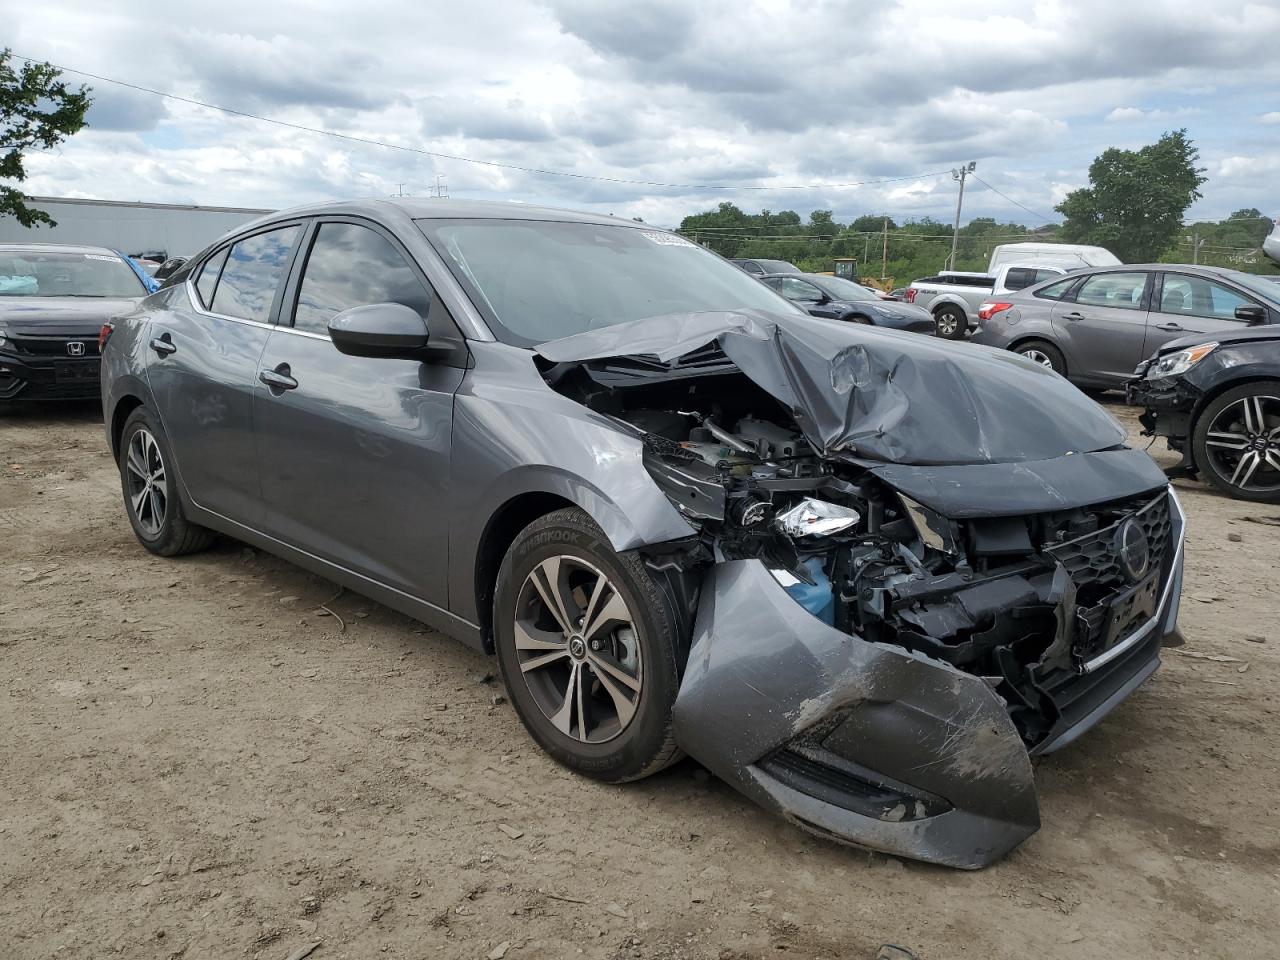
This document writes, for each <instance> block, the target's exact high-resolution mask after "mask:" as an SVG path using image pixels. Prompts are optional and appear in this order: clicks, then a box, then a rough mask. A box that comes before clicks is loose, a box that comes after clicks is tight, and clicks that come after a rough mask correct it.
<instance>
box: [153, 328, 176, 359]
mask: <svg viewBox="0 0 1280 960" xmlns="http://www.w3.org/2000/svg"><path fill="white" fill-rule="evenodd" d="M151 349H152V350H154V351H155V352H156V353H157V354H158V355H159V356H162V357H167V356H169V354H171V353H177V352H178V348H177V347H175V346H174V345H173V337H171V336H170V335H169V334H167V333H162V334H160V336H158V337H152V338H151Z"/></svg>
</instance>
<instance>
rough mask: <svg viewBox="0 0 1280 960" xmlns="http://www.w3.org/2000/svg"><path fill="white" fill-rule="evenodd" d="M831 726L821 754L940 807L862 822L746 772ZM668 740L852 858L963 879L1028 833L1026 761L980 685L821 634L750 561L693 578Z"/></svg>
mask: <svg viewBox="0 0 1280 960" xmlns="http://www.w3.org/2000/svg"><path fill="white" fill-rule="evenodd" d="M837 716H838V717H841V718H843V719H842V722H841V723H840V726H839V727H838V729H837V731H836V733H834V734H833V735H832V736H833V737H834V738H836V740H837V741H838V742H834V743H833V749H835V750H837V751H838V752H839V753H840V754H841V755H842V756H844V757H845V758H847V759H849V760H851V761H854V762H856V763H857V764H859V765H861V766H862V767H865V768H868V769H870V770H873V771H876V772H877V773H879V774H882V775H884V776H885V777H888V778H891V779H893V780H896V781H899V782H901V783H905V784H909V785H911V786H914V787H917V788H919V789H920V790H923V791H927V792H929V793H932V794H936V795H938V796H941V797H944V798H945V799H946V800H947V801H949V802H950V803H951V804H952V806H953V809H951V810H948V811H946V812H944V813H941V814H938V815H936V816H932V817H927V818H924V819H917V820H894V819H891V818H887V817H886V818H877V817H871V816H866V815H862V814H859V813H855V812H853V811H851V810H847V809H844V808H842V807H840V806H836V805H833V804H831V803H827V802H825V801H822V800H818V799H816V798H814V797H811V796H809V795H807V794H805V793H801V792H800V791H798V790H795V789H793V788H791V787H789V786H787V785H786V784H784V783H781V782H780V781H778V780H776V779H774V778H773V777H771V776H770V775H769V774H768V773H766V772H765V771H763V770H762V769H760V767H759V766H758V764H759V763H760V762H761V761H763V760H765V759H767V758H768V757H770V755H772V754H773V753H774V752H776V751H777V750H779V749H780V748H782V747H784V746H786V745H787V744H788V743H789V742H790V741H792V740H794V739H795V738H796V737H798V736H801V735H803V734H805V732H806V731H810V730H813V729H814V728H816V727H818V726H819V725H821V724H824V723H829V722H830V721H831V720H832V718H834V717H837ZM675 733H676V739H677V741H678V742H679V744H680V746H681V747H682V748H683V749H684V750H685V751H686V752H687V753H689V754H690V755H691V756H693V757H694V758H695V759H697V760H698V761H699V762H701V763H702V764H704V765H705V766H707V767H708V768H709V769H711V770H712V771H713V772H714V773H715V774H716V775H717V776H719V777H721V778H722V779H724V780H725V781H726V782H728V783H730V784H732V785H733V786H734V787H736V788H737V789H738V790H740V791H742V792H743V793H744V794H746V795H747V796H749V797H750V798H752V799H753V800H755V801H756V802H757V803H760V804H761V805H762V806H764V807H766V808H768V809H770V810H774V811H776V812H777V813H779V814H781V815H782V816H784V817H786V818H788V819H789V820H791V821H793V822H795V823H797V824H798V825H800V826H801V827H803V828H805V829H807V830H811V831H813V832H816V833H819V834H822V835H824V836H828V837H832V838H835V839H838V840H841V841H844V842H847V843H852V844H856V845H858V846H863V847H868V848H871V849H875V850H881V851H884V852H886V853H893V854H898V855H901V856H906V857H912V858H915V859H919V860H927V861H931V862H935V863H941V864H946V865H948V866H953V867H961V868H965V869H975V868H978V867H982V866H985V865H987V864H989V863H991V862H992V861H994V860H996V859H998V858H999V857H1001V856H1002V855H1003V854H1005V853H1007V852H1008V851H1009V850H1011V849H1012V848H1013V847H1015V846H1017V845H1018V844H1019V843H1021V842H1022V841H1023V840H1025V839H1026V838H1027V837H1028V836H1030V835H1031V834H1033V833H1034V832H1035V831H1036V830H1037V829H1039V826H1040V818H1039V807H1038V803H1037V800H1036V793H1035V783H1034V780H1033V777H1032V772H1031V761H1030V758H1029V757H1028V755H1027V751H1026V749H1025V747H1024V746H1023V743H1022V740H1021V738H1020V737H1019V736H1018V733H1017V731H1016V730H1015V729H1014V726H1013V724H1012V722H1011V721H1010V719H1009V715H1008V713H1007V712H1006V710H1005V706H1004V704H1003V702H1002V701H1001V700H1000V698H999V697H997V696H996V694H995V693H994V692H993V691H992V690H991V688H990V687H989V686H988V685H987V684H986V683H985V682H984V681H982V680H981V679H979V678H978V677H974V676H971V675H969V674H966V673H963V672H961V671H960V670H957V669H955V668H953V667H950V666H948V665H946V664H943V663H940V662H938V661H934V660H930V659H928V658H925V657H922V656H919V655H916V654H912V653H909V652H908V651H906V650H903V649H901V648H899V647H894V646H890V645H887V644H878V643H869V642H867V641H864V640H861V639H858V638H857V637H853V636H850V635H848V634H844V633H841V632H840V631H838V630H836V629H834V628H832V627H829V626H827V625H825V624H823V623H822V622H820V621H819V620H817V619H816V618H814V617H812V616H810V615H809V614H808V613H806V612H805V611H804V610H803V609H802V608H801V607H800V606H799V605H798V604H796V603H795V601H794V600H792V599H791V597H789V596H788V595H787V594H786V592H785V591H784V590H783V589H782V588H781V587H780V586H779V585H778V583H777V582H776V581H775V580H774V579H773V577H772V575H771V574H770V573H769V572H768V570H767V569H766V568H765V567H764V565H763V564H762V563H761V562H760V561H758V560H738V561H732V562H727V563H720V564H717V565H716V566H715V567H713V568H712V569H711V570H710V571H709V573H708V575H707V579H706V581H705V583H704V585H703V590H702V597H701V601H700V607H699V611H698V616H697V620H696V623H695V627H694V635H693V645H692V649H691V651H690V655H689V661H688V665H687V667H686V668H685V674H684V679H683V681H682V683H681V687H680V692H679V694H678V695H677V697H676V702H675Z"/></svg>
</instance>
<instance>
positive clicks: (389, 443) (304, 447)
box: [254, 218, 464, 607]
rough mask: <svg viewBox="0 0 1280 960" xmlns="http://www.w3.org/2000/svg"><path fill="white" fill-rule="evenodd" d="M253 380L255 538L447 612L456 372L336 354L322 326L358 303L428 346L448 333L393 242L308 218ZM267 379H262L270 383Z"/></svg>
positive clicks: (348, 223) (440, 307)
mask: <svg viewBox="0 0 1280 960" xmlns="http://www.w3.org/2000/svg"><path fill="white" fill-rule="evenodd" d="M304 246H305V248H306V253H305V254H303V255H300V257H299V269H298V270H297V271H295V274H296V276H295V279H294V280H293V281H292V282H291V283H290V285H289V292H288V294H287V296H286V300H287V301H288V302H287V305H286V306H285V307H284V308H282V311H281V323H280V326H278V327H277V328H276V329H275V331H274V332H273V333H272V334H271V337H270V340H269V341H268V343H267V347H266V350H265V351H264V353H263V355H262V357H261V360H260V362H259V364H258V370H257V373H258V374H259V375H261V374H266V375H268V377H270V378H272V379H276V380H277V383H278V382H279V381H278V378H279V377H285V378H287V379H288V380H289V381H292V382H293V384H294V386H292V387H286V388H284V389H281V388H280V387H279V386H272V385H269V384H267V383H258V384H257V393H256V397H255V404H254V418H255V426H256V432H257V451H258V462H259V463H260V465H261V474H262V487H263V499H264V501H265V503H266V518H265V529H266V531H267V532H268V533H269V534H270V535H271V536H274V537H277V538H278V539H280V540H283V541H284V542H286V543H288V544H291V545H292V546H295V547H298V548H300V549H302V550H305V551H306V552H308V553H310V554H313V555H314V556H317V557H321V558H322V559H325V560H328V561H330V562H332V563H335V564H337V565H339V566H341V567H344V568H346V569H348V570H352V571H354V572H356V573H359V574H361V575H363V576H367V577H370V578H372V579H373V580H376V581H377V582H379V583H381V584H384V585H387V586H390V587H393V588H395V589H397V590H400V591H403V592H406V593H409V594H411V595H412V596H415V597H419V598H421V599H425V600H427V601H428V602H430V603H433V604H435V605H436V606H439V607H444V606H445V605H446V589H445V584H446V572H447V562H448V530H449V519H450V517H449V507H448V504H449V455H450V439H451V433H452V427H453V394H454V391H455V390H457V388H458V385H459V384H460V383H461V381H462V376H463V373H464V369H463V366H464V364H463V363H452V365H451V361H439V362H431V363H423V362H420V361H417V360H394V359H370V358H365V357H351V356H347V355H345V354H342V353H339V352H338V349H337V348H336V347H335V346H334V345H333V341H332V340H330V339H329V335H328V323H329V320H330V319H332V318H333V316H334V315H335V314H337V313H340V312H341V311H343V310H346V309H349V308H351V307H355V306H362V305H364V304H371V303H386V302H394V303H403V304H405V305H406V306H409V307H412V308H413V309H414V310H417V311H418V312H419V313H420V314H422V315H423V316H425V317H426V319H427V324H428V328H429V329H430V331H431V339H432V340H433V341H435V340H436V339H437V337H438V336H440V335H444V336H445V337H446V338H450V337H456V338H457V340H458V341H459V342H461V338H460V337H458V336H457V328H456V326H454V324H453V321H452V318H451V317H450V316H449V314H448V311H447V310H446V308H445V306H444V304H443V303H442V302H441V301H440V300H439V298H438V297H437V296H436V295H435V292H434V291H433V290H432V288H431V286H430V284H429V283H428V282H427V279H426V277H425V275H424V274H423V273H422V272H421V270H419V269H418V267H417V265H416V264H415V263H414V262H413V259H412V257H411V256H410V255H409V254H408V252H407V251H406V250H405V249H404V248H403V247H402V246H401V245H400V244H399V243H398V241H396V240H395V238H394V237H392V235H391V234H390V233H388V232H386V231H384V230H383V229H382V228H381V227H378V226H377V225H375V224H373V223H370V222H368V221H363V220H357V219H352V218H334V219H325V220H322V221H319V222H318V223H317V224H316V225H315V226H314V227H313V228H312V229H311V230H310V231H309V234H308V238H307V240H306V241H304ZM273 375H274V376H273Z"/></svg>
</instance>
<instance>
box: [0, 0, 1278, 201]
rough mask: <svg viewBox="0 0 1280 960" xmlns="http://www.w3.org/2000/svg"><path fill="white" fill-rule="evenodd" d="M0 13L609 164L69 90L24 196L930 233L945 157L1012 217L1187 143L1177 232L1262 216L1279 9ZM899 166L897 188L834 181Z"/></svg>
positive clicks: (124, 76) (464, 135) (668, 7)
mask: <svg viewBox="0 0 1280 960" xmlns="http://www.w3.org/2000/svg"><path fill="white" fill-rule="evenodd" d="M0 13H2V14H3V22H4V23H5V24H6V31H5V34H6V36H5V39H4V43H6V44H9V45H11V46H12V49H13V51H14V52H15V53H18V54H21V55H24V56H28V57H33V58H37V59H42V60H49V61H51V62H53V63H55V64H59V65H62V66H64V67H68V68H73V69H76V70H81V71H87V72H89V73H94V74H99V75H101V76H104V77H111V78H115V79H118V80H123V81H127V82H130V83H133V84H136V85H140V86H144V87H150V88H153V89H156V90H162V91H165V92H168V93H172V94H176V95H178V96H183V97H188V98H191V99H196V100H202V101H206V102H208V103H214V104H218V105H221V106H224V107H228V108H232V109H234V110H238V111H242V112H246V113H253V114H258V115H261V116H266V117H271V118H274V119H277V120H282V121H287V122H289V123H294V124H299V125H303V126H307V127H316V128H322V129H324V130H329V131H334V132H338V133H342V134H346V135H348V136H351V137H359V138H366V139H373V140H380V141H385V142H387V143H391V144H397V145H400V146H403V147H410V148H414V149H417V150H426V151H431V152H433V153H440V154H450V155H454V156H456V157H471V158H476V159H480V160H487V161H493V162H495V163H500V164H511V165H515V166H519V167H525V168H537V169H540V170H555V171H561V172H565V173H573V174H586V175H590V176H592V177H602V178H612V180H604V179H586V178H582V177H566V176H553V175H546V174H541V173H532V172H523V171H520V170H515V169H511V168H508V167H503V166H493V165H484V164H476V163H468V162H465V161H463V160H458V159H444V158H441V157H433V156H426V155H423V154H419V153H413V152H409V151H406V150H397V149H390V148H388V147H383V146H376V145H366V144H360V143H353V142H349V141H343V140H339V139H335V138H331V137H326V136H321V135H317V134H313V133H307V132H302V131H298V130H295V129H289V128H286V127H282V126H278V125H273V124H270V123H264V122H261V121H258V120H252V119H247V118H240V117H234V116H229V115H227V114H225V113H219V112H216V111H213V110H209V109H206V108H204V107H199V106H194V105H190V104H186V103H181V102H178V101H175V100H166V99H163V98H160V97H156V96H153V95H150V94H147V93H141V92H137V91H133V90H129V89H127V88H124V87H120V86H117V85H114V84H111V83H106V82H102V81H100V80H85V82H87V83H89V84H90V85H91V86H93V87H94V93H93V96H94V98H95V103H94V106H93V107H92V109H91V111H90V113H89V123H90V128H89V129H87V130H85V131H83V132H81V133H80V134H78V135H77V136H76V137H74V138H73V139H72V140H71V141H70V142H68V143H67V144H65V145H63V146H62V147H60V148H58V149H57V150H54V151H50V152H47V153H44V154H40V155H35V156H32V157H31V159H30V161H29V164H28V167H29V171H30V174H31V176H30V179H29V181H28V184H27V187H26V189H27V190H28V192H30V193H33V194H38V195H51V196H76V197H99V198H103V199H112V200H152V201H166V202H176V203H201V204H220V205H243V206H262V207H282V206H288V205H290V204H294V203H299V202H305V201H311V200H316V199H324V198H334V197H350V196H384V195H389V194H394V193H396V192H397V191H399V190H401V189H403V190H404V192H406V193H413V194H418V195H424V194H427V193H428V192H429V190H430V188H431V186H432V185H433V184H434V183H435V178H436V176H437V175H441V176H443V177H444V178H445V182H446V183H447V185H448V190H449V192H450V194H451V195H452V196H454V197H473V198H480V199H512V200H521V201H528V202H542V203H549V204H553V205H558V206H568V207H575V208H584V209H594V210H599V211H604V212H612V213H616V214H619V215H625V216H638V217H643V218H644V219H645V220H646V221H649V222H652V223H659V224H664V225H673V224H674V223H676V222H678V220H679V218H680V217H681V216H682V215H683V214H685V213H689V212H693V211H697V210H700V209H706V208H709V207H711V206H713V205H714V204H716V203H718V202H719V201H721V200H731V201H733V202H734V203H737V204H738V205H739V206H742V207H744V208H745V209H748V210H758V209H760V208H769V209H772V210H784V209H793V210H797V211H800V212H801V213H802V214H806V215H807V213H808V211H810V210H813V209H815V208H822V209H832V210H834V211H835V212H836V215H837V219H840V218H852V217H854V216H856V215H858V214H862V213H867V212H877V213H880V212H887V213H889V214H891V215H892V216H894V217H896V218H898V219H899V220H901V219H905V218H909V217H922V216H925V215H928V216H933V217H936V218H939V219H944V220H949V219H950V217H951V216H952V215H953V212H954V204H955V185H954V184H953V182H952V181H951V177H950V174H949V173H948V172H946V171H949V170H950V168H951V167H952V166H954V165H956V164H957V163H960V162H964V161H968V160H976V161H977V162H978V170H977V173H978V176H979V177H981V178H982V180H983V181H985V183H983V182H978V183H973V184H972V187H971V190H970V191H967V192H966V203H965V219H966V220H967V219H968V218H969V217H971V216H994V217H998V218H1000V219H1002V220H1013V221H1017V222H1022V223H1026V224H1029V225H1031V224H1038V223H1042V222H1045V221H1046V220H1048V219H1054V215H1053V212H1052V208H1053V205H1054V204H1055V203H1057V202H1058V201H1059V200H1061V198H1062V197H1063V195H1064V194H1065V193H1066V192H1067V191H1068V190H1071V189H1073V188H1075V187H1078V186H1082V185H1084V184H1085V183H1086V181H1087V168H1088V165H1089V162H1090V161H1091V160H1092V159H1093V157H1094V156H1096V155H1097V154H1098V153H1099V152H1101V151H1102V150H1104V149H1105V148H1107V147H1109V146H1119V147H1138V146H1141V145H1143V144H1145V143H1149V142H1151V141H1153V140H1154V139H1156V138H1157V137H1158V136H1159V135H1160V133H1161V132H1163V131H1165V130H1168V129H1173V128H1177V127H1186V128H1187V129H1188V132H1189V134H1190V136H1191V137H1192V138H1193V139H1194V140H1195V142H1196V143H1197V144H1198V145H1199V147H1200V150H1201V154H1202V160H1203V163H1204V165H1205V167H1206V168H1207V172H1208V176H1209V182H1208V184H1206V186H1205V187H1204V194H1205V196H1204V199H1203V200H1202V201H1200V202H1199V203H1198V204H1197V205H1196V206H1195V207H1194V208H1193V209H1192V210H1191V212H1190V214H1189V215H1190V216H1193V217H1218V216H1225V215H1227V214H1229V213H1230V212H1231V211H1233V210H1235V209H1238V208H1240V207H1248V206H1256V207H1258V208H1260V209H1262V210H1263V211H1264V212H1266V213H1269V214H1274V215H1280V189H1278V188H1277V184H1280V57H1277V56H1276V52H1275V48H1276V43H1277V38H1278V37H1280V3H1277V2H1276V0H1126V2H1123V3H1117V2H1116V0H1040V2H1034V0H1033V2H1028V0H985V2H984V0H979V2H977V3H972V4H967V5H966V4H959V3H956V2H954V0H946V2H935V0H900V2H897V3H894V2H891V0H867V2H859V0H849V2H844V3H836V2H820V0H809V2H806V0H795V2H784V0H754V2H749V0H735V2H727V0H725V2H722V0H697V2H694V0H659V2H644V0H624V2H620V3H615V2H611V0H546V2H517V0H505V2H503V0H470V2H467V3H458V2H456V0H455V2H452V3H439V2H434V0H431V2H424V0H419V2H416V3H409V2H396V3H392V2H381V0H362V2H359V3H352V2H342V3H326V2H321V0H312V2H308V3H291V2H284V0H276V2H272V3H263V2H261V0H253V2H248V0H219V2H218V3H216V4H150V5H148V4H136V3H129V4H113V5H106V4H103V5H92V6H91V5H88V4H85V3H83V2H60V0H42V2H40V3H31V2H30V0H21V2H12V0H0ZM72 79H84V78H76V77H74V75H73V76H72ZM939 171H942V173H941V175H939V174H938V172H939ZM922 174H932V175H930V176H923V177H920V176H919V175H922ZM905 177H918V179H911V180H897V181H895V182H888V183H871V184H866V185H862V186H843V185H844V184H850V183H854V182H859V181H869V180H870V181H874V180H881V181H883V180H888V179H889V178H905ZM617 181H648V182H651V183H663V184H677V185H684V186H648V185H641V184H639V183H627V182H617ZM401 184H403V187H402V186H401ZM987 184H989V185H990V186H991V187H994V188H995V189H996V190H998V191H1000V192H1002V193H1004V194H1007V195H1008V197H1010V198H1012V200H1014V201H1017V203H1018V204H1021V205H1022V206H1017V205H1015V204H1014V203H1012V202H1010V201H1009V200H1006V199H1004V198H1002V197H1001V196H999V195H998V194H997V193H995V192H993V191H992V190H991V189H988V187H987V186H986V185H987ZM690 185H692V186H690ZM710 187H718V188H719V189H711V188H710ZM761 187H763V188H765V189H748V188H761Z"/></svg>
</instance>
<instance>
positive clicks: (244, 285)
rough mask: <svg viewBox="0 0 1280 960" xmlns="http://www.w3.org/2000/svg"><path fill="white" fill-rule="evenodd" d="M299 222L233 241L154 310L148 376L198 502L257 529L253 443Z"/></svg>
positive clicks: (259, 508)
mask: <svg viewBox="0 0 1280 960" xmlns="http://www.w3.org/2000/svg"><path fill="white" fill-rule="evenodd" d="M301 232H302V231H301V227H300V226H299V225H298V224H297V223H293V224H288V225H285V226H278V227H272V228H271V229H268V230H263V231H260V232H258V233H254V234H252V235H250V236H247V237H243V238H240V239H237V240H235V241H232V242H230V243H227V244H226V245H224V246H222V247H220V248H218V249H217V250H215V251H214V252H213V253H212V254H211V255H210V256H209V257H208V258H207V259H206V260H205V262H204V263H203V264H201V265H200V266H198V267H197V268H196V270H193V271H192V275H191V278H190V279H189V280H188V281H187V283H185V284H184V285H183V289H181V290H176V291H174V295H173V296H172V297H171V298H170V300H169V309H166V310H156V311H152V314H151V329H150V341H149V349H148V352H147V358H148V365H147V379H148V381H149V383H150V385H151V391H152V394H153V395H154V397H155V401H156V405H157V407H158V411H159V414H160V420H161V422H162V423H163V424H164V429H165V433H166V435H167V436H168V438H169V444H170V446H171V447H172V449H173V452H174V456H175V457H176V458H177V461H178V470H179V472H180V474H181V477H182V481H183V483H184V484H185V486H186V489H187V492H188V493H189V494H190V496H191V498H192V500H194V501H195V503H196V504H197V505H198V506H200V507H203V508H205V509H206V510H211V511H213V512H214V513H217V514H220V515H222V516H224V517H227V518H229V519H231V520H234V521H236V522H238V523H242V524H245V525H247V526H251V527H256V526H257V525H258V522H259V520H260V519H261V515H262V496H261V489H260V487H259V485H258V465H257V459H256V456H255V453H254V441H253V412H252V406H253V395H254V393H255V390H256V387H257V382H258V380H257V378H258V360H259V358H260V357H261V355H262V351H263V349H264V348H265V347H266V344H267V337H268V335H269V334H270V333H271V325H272V322H273V320H274V318H275V316H276V311H277V310H278V308H279V302H280V296H281V291H282V289H283V287H284V279H285V277H286V275H287V274H288V272H289V266H290V264H291V262H292V258H293V251H294V246H295V245H296V243H297V240H298V238H299V236H300V235H301Z"/></svg>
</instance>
